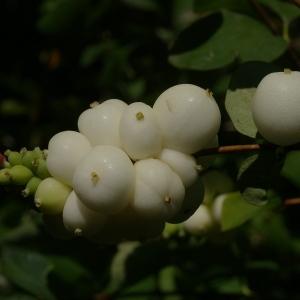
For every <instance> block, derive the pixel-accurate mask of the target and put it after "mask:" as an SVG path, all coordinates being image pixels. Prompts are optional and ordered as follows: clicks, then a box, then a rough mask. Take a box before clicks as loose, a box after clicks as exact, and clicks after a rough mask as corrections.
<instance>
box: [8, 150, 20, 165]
mask: <svg viewBox="0 0 300 300" xmlns="http://www.w3.org/2000/svg"><path fill="white" fill-rule="evenodd" d="M4 154H5V155H6V156H7V159H8V161H9V163H10V164H11V166H16V165H22V164H23V163H22V154H21V153H20V152H17V151H10V150H6V151H5V152H4Z"/></svg>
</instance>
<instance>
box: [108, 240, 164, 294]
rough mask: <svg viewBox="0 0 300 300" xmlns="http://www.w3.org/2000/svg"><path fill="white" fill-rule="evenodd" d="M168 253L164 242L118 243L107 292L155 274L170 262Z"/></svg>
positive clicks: (117, 289)
mask: <svg viewBox="0 0 300 300" xmlns="http://www.w3.org/2000/svg"><path fill="white" fill-rule="evenodd" d="M169 256H170V253H169V252H168V248H167V245H166V244H164V243H151V242H149V243H146V244H143V245H141V244H140V243H138V242H126V243H122V244H119V247H118V252H117V253H116V255H115V257H114V259H113V261H112V264H111V281H110V284H109V287H108V291H109V292H112V291H113V292H115V291H120V290H121V289H124V288H126V287H129V286H131V285H133V284H136V283H137V282H139V281H140V280H142V279H144V278H147V277H148V276H150V275H153V274H156V273H157V272H158V271H159V270H160V269H161V268H163V267H164V266H166V265H168V264H169V263H170V257H169Z"/></svg>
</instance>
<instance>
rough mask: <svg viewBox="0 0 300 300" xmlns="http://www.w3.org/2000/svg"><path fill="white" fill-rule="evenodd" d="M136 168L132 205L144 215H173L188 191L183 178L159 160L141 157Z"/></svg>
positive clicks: (162, 217)
mask: <svg viewBox="0 0 300 300" xmlns="http://www.w3.org/2000/svg"><path fill="white" fill-rule="evenodd" d="M134 167H135V171H136V181H135V188H134V196H133V198H132V201H131V205H132V208H133V209H134V210H135V211H136V212H137V213H138V214H139V215H141V216H142V217H144V218H149V219H153V220H158V221H159V220H160V221H165V220H167V219H170V218H172V217H173V216H174V215H175V214H176V213H177V212H178V211H179V210H180V208H181V205H182V201H183V198H184V194H185V189H184V186H183V183H182V180H181V179H180V177H179V176H178V175H177V174H176V173H175V172H174V171H172V169H171V168H170V167H169V166H168V165H167V164H165V163H164V162H162V161H160V160H158V159H153V158H148V159H144V160H140V161H138V162H136V163H135V164H134Z"/></svg>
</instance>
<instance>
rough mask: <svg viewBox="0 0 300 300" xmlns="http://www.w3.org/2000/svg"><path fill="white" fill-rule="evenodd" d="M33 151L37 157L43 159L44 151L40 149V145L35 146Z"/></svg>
mask: <svg viewBox="0 0 300 300" xmlns="http://www.w3.org/2000/svg"><path fill="white" fill-rule="evenodd" d="M33 152H34V153H35V154H36V155H37V156H38V157H39V158H42V159H45V155H44V152H43V151H42V150H41V149H40V147H35V148H34V150H33Z"/></svg>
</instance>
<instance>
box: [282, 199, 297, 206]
mask: <svg viewBox="0 0 300 300" xmlns="http://www.w3.org/2000/svg"><path fill="white" fill-rule="evenodd" d="M283 204H284V205H285V206H289V205H297V204H300V198H291V199H286V200H285V201H284V203H283Z"/></svg>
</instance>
